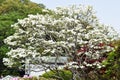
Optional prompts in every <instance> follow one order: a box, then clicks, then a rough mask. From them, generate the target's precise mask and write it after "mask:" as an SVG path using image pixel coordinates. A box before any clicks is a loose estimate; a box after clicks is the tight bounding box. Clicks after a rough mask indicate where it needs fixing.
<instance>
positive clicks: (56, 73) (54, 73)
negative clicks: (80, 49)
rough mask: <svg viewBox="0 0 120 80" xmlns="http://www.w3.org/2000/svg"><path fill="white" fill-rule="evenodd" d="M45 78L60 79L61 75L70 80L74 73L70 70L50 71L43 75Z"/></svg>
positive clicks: (65, 79)
mask: <svg viewBox="0 0 120 80" xmlns="http://www.w3.org/2000/svg"><path fill="white" fill-rule="evenodd" d="M42 77H45V78H47V79H48V78H54V79H60V78H59V77H61V78H62V79H64V80H70V79H71V78H72V73H71V72H70V71H69V70H58V71H49V72H46V73H44V74H43V75H42Z"/></svg>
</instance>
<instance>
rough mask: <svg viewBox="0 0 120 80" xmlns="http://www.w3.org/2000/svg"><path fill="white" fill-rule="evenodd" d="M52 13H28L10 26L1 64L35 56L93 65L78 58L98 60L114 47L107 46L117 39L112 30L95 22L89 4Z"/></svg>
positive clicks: (10, 64) (11, 63)
mask: <svg viewBox="0 0 120 80" xmlns="http://www.w3.org/2000/svg"><path fill="white" fill-rule="evenodd" d="M52 13H53V15H50V14H46V15H40V14H37V15H28V18H24V19H23V20H18V22H17V23H16V24H14V25H12V27H13V28H14V29H15V30H16V32H15V34H14V35H12V36H9V37H7V38H6V39H5V40H4V42H5V43H6V44H8V45H10V48H11V51H10V52H8V53H7V55H8V56H9V58H4V62H5V65H8V66H12V65H14V64H16V63H22V62H24V60H25V58H31V61H33V58H36V57H37V56H56V57H59V56H67V57H68V58H70V63H71V62H78V61H79V62H80V64H79V65H77V66H78V67H81V68H83V67H84V66H90V65H95V64H96V62H95V63H93V64H90V65H89V63H87V62H86V61H81V60H80V59H81V57H82V56H83V55H85V56H86V58H87V59H99V58H101V57H102V56H103V54H104V53H107V52H110V51H111V50H113V49H114V48H113V47H112V46H110V45H111V42H112V41H114V40H115V39H116V38H117V34H116V32H115V31H114V30H113V29H112V28H111V27H109V26H106V25H103V24H100V23H99V21H98V19H97V17H96V16H95V12H94V11H93V9H92V7H91V6H83V5H80V6H75V5H73V6H70V7H58V8H56V9H55V10H53V11H52ZM75 56H77V57H75ZM74 58H75V59H74ZM77 58H78V59H77ZM16 61H17V62H16ZM84 63H85V64H84ZM81 65H82V66H81ZM96 65H98V64H96ZM70 66H71V67H72V66H73V65H70ZM99 67H100V66H99Z"/></svg>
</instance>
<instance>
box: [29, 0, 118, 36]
mask: <svg viewBox="0 0 120 80" xmlns="http://www.w3.org/2000/svg"><path fill="white" fill-rule="evenodd" d="M31 1H33V2H36V3H42V4H44V5H45V6H46V8H48V9H55V8H56V7H59V6H61V7H62V6H65V7H67V6H69V5H79V4H82V5H91V6H93V9H94V10H95V11H96V15H97V17H98V19H99V21H100V22H101V23H104V24H106V25H110V26H112V27H113V28H114V29H115V30H116V31H117V32H118V33H119V34H120V0H31Z"/></svg>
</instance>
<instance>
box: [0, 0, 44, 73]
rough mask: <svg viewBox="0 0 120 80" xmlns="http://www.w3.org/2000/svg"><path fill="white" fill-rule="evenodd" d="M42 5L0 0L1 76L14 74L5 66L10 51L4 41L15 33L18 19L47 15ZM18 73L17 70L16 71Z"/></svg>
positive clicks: (19, 0)
mask: <svg viewBox="0 0 120 80" xmlns="http://www.w3.org/2000/svg"><path fill="white" fill-rule="evenodd" d="M43 8H45V7H44V6H43V5H42V4H41V5H39V4H36V3H33V2H31V1H29V0H0V74H4V75H5V74H6V72H7V73H12V72H9V71H13V70H12V69H7V67H5V66H4V65H3V62H2V59H3V58H4V57H6V53H7V52H8V51H9V50H10V49H9V48H8V46H7V45H6V44H4V42H3V40H4V39H5V38H6V37H8V36H10V35H12V34H13V33H14V32H15V31H14V29H13V28H12V27H11V25H12V24H14V23H16V22H17V21H18V19H23V18H25V17H27V15H28V14H37V13H39V14H45V13H46V12H42V9H43ZM14 71H16V70H14ZM15 74H16V73H15Z"/></svg>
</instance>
